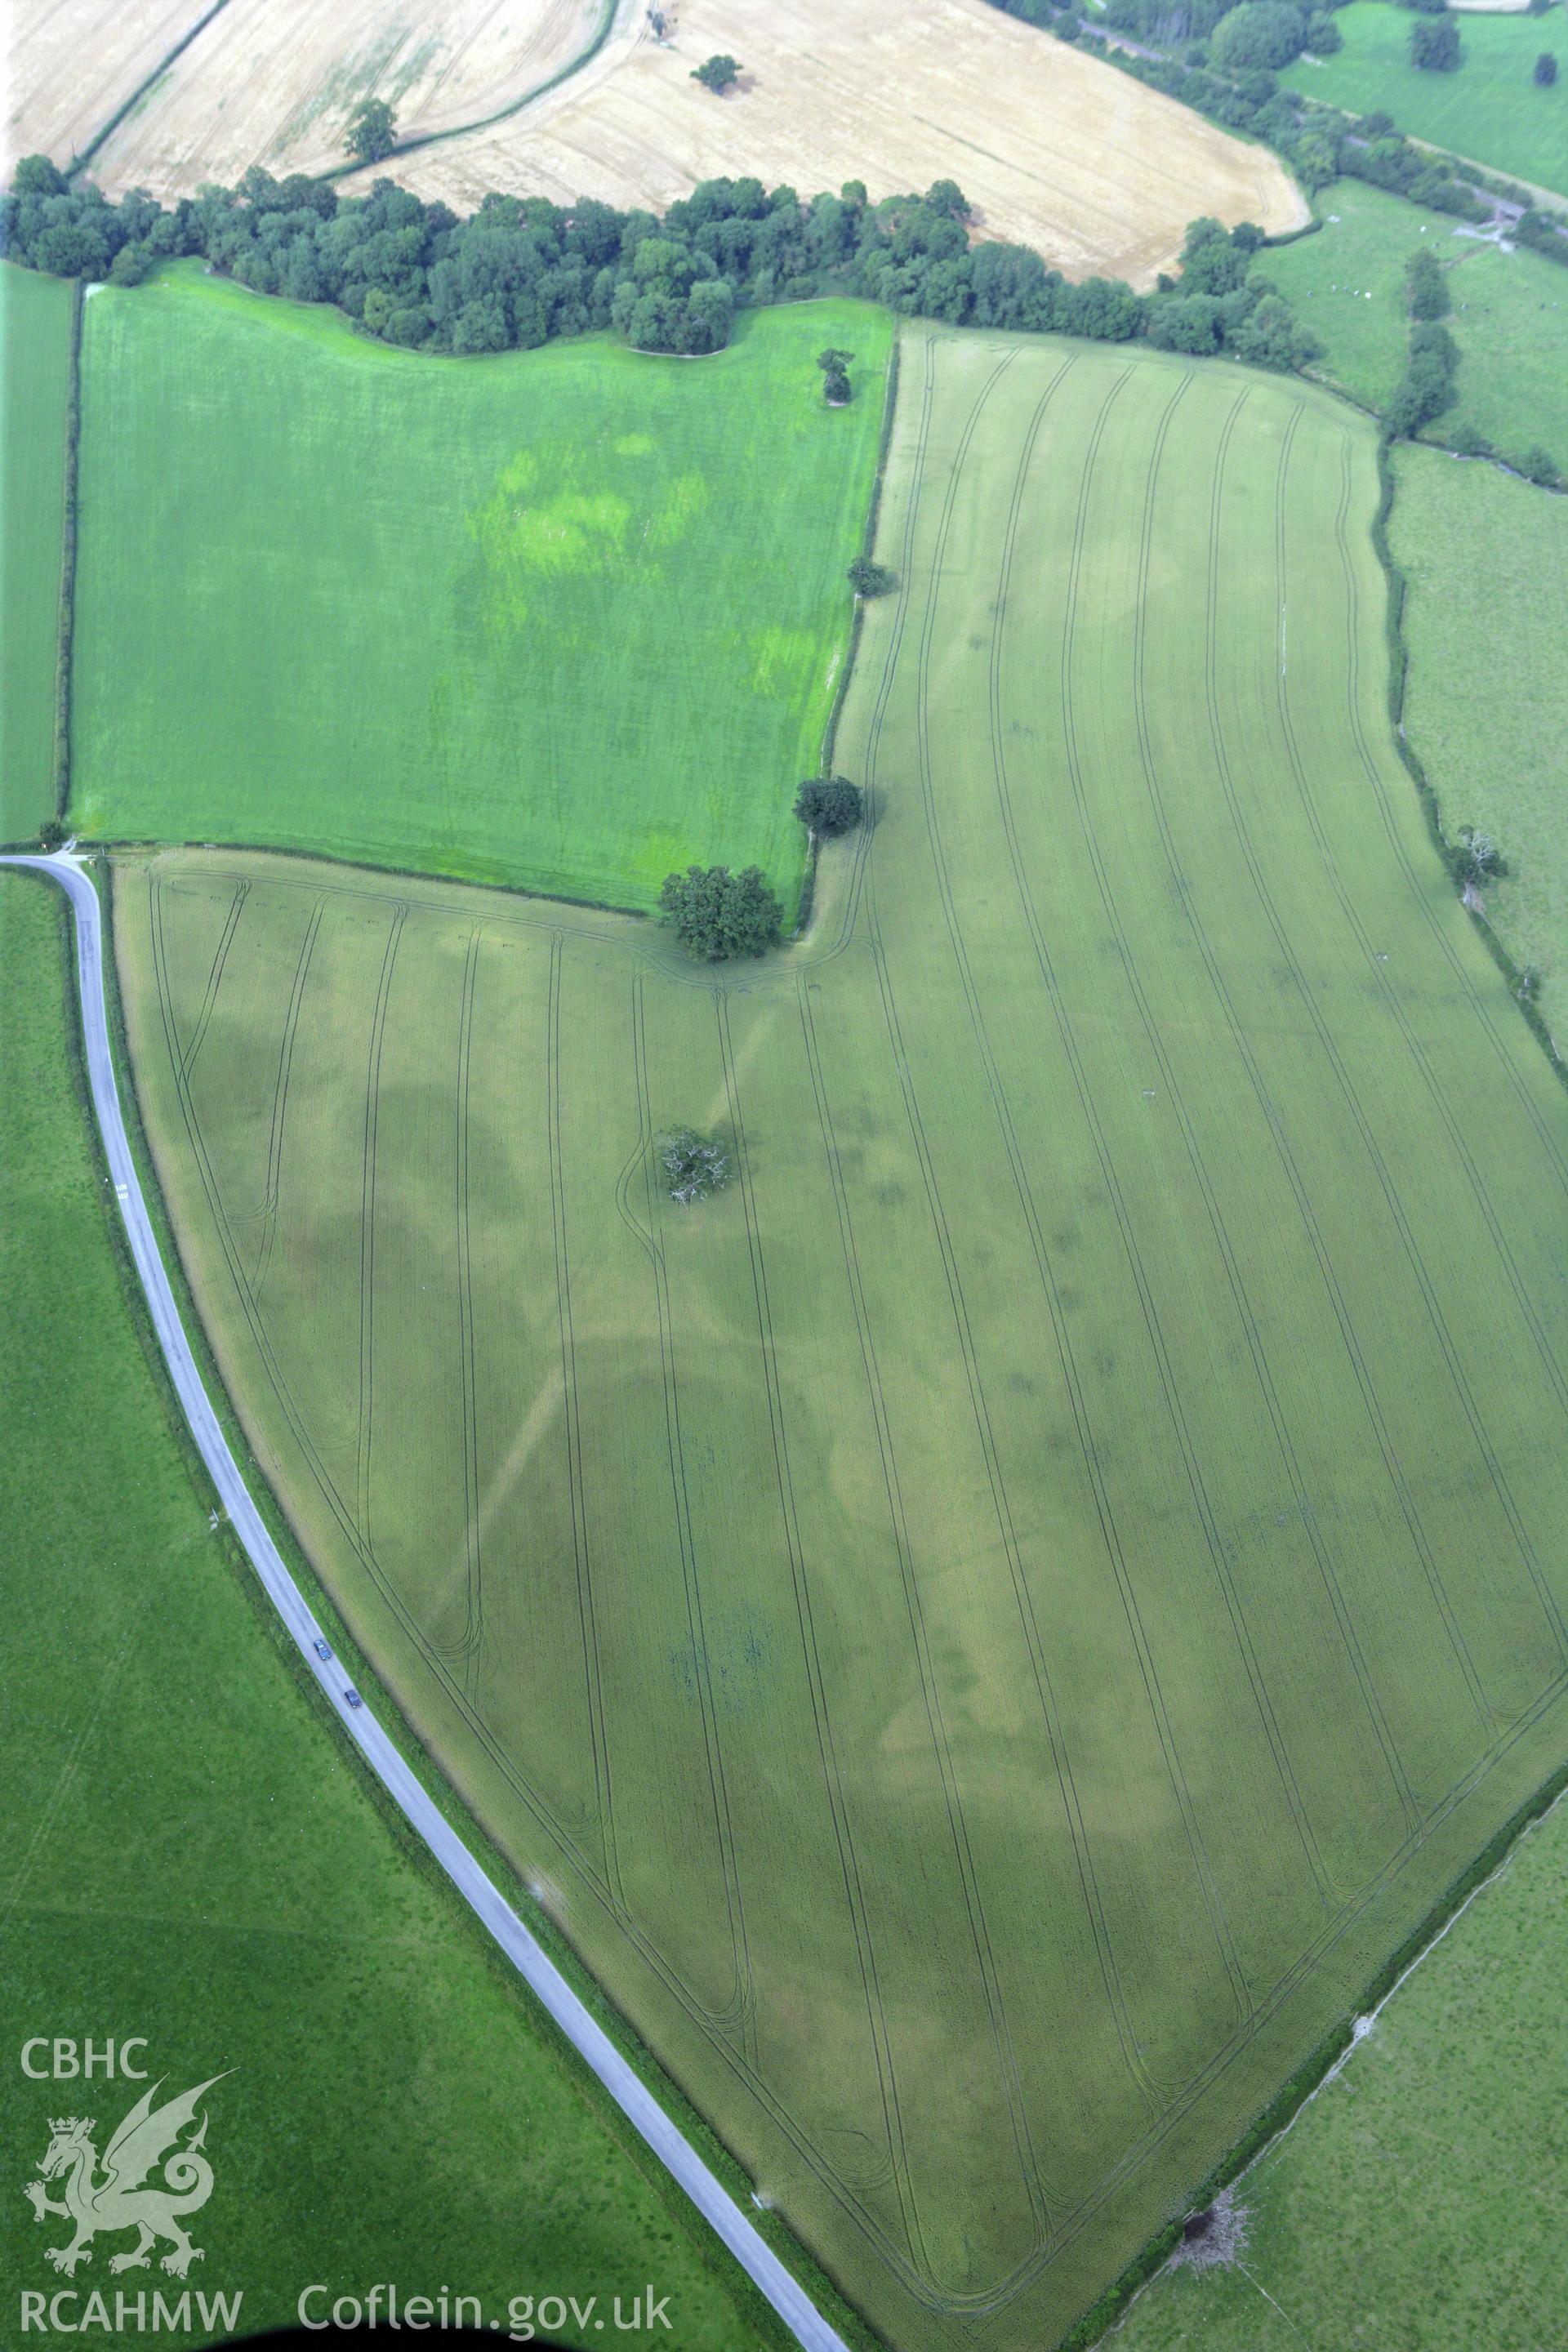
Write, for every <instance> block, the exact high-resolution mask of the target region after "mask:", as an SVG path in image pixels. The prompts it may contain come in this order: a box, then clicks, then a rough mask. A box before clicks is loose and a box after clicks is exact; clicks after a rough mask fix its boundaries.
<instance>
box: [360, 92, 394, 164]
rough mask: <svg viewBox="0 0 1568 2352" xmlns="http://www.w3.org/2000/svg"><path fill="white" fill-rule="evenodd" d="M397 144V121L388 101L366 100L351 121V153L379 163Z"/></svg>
mask: <svg viewBox="0 0 1568 2352" xmlns="http://www.w3.org/2000/svg"><path fill="white" fill-rule="evenodd" d="M396 143H397V117H396V116H395V114H394V113H393V110H392V109H391V107H390V106H388V104H387V102H386V100H385V99H384V98H362V99H361V100H360V102H359V104H358V105H357V106H356V107H355V109H354V110H353V113H352V114H351V115H350V117H349V153H350V154H351V155H353V157H354V158H355V159H356V161H357V162H359V163H381V162H383V161H384V158H385V157H386V156H388V155H390V154H391V152H392V151H393V148H394V147H395V145H396Z"/></svg>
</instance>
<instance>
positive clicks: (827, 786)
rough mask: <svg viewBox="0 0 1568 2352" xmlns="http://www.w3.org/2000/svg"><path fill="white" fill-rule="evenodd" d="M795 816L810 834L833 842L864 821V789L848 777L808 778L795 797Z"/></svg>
mask: <svg viewBox="0 0 1568 2352" xmlns="http://www.w3.org/2000/svg"><path fill="white" fill-rule="evenodd" d="M795 814H796V816H797V817H799V819H800V821H801V823H802V824H804V825H805V829H806V831H807V832H808V833H814V834H816V835H817V836H818V837H819V838H820V839H821V840H823V841H831V840H832V838H833V836H834V835H835V834H836V833H848V832H850V831H851V830H852V829H853V828H854V827H855V826H856V825H858V824H859V822H860V815H861V809H860V787H859V785H858V784H852V783H851V782H850V781H849V779H848V777H847V776H808V777H807V779H806V781H805V783H804V784H802V786H801V788H800V790H799V792H798V793H796V794H795Z"/></svg>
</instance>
